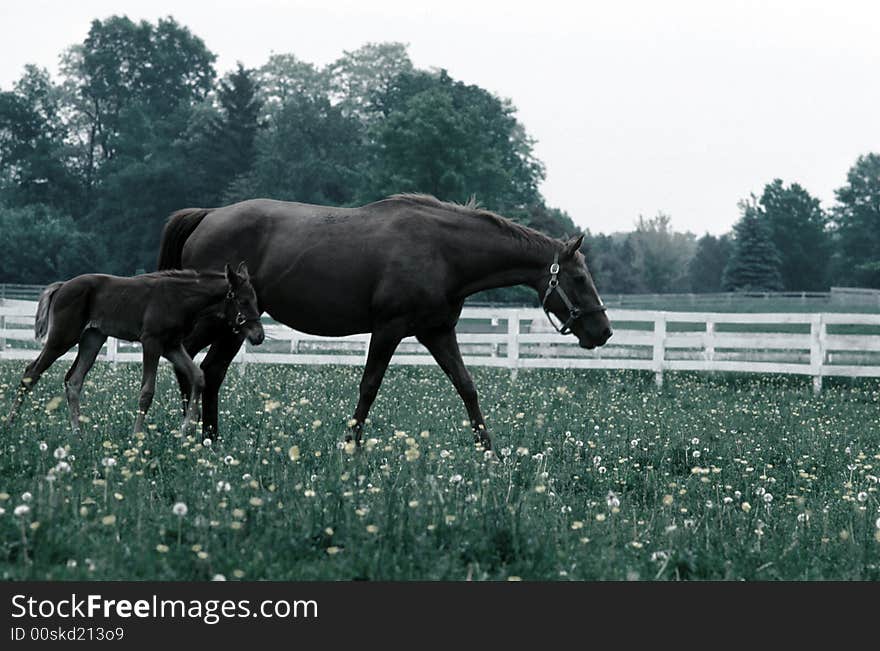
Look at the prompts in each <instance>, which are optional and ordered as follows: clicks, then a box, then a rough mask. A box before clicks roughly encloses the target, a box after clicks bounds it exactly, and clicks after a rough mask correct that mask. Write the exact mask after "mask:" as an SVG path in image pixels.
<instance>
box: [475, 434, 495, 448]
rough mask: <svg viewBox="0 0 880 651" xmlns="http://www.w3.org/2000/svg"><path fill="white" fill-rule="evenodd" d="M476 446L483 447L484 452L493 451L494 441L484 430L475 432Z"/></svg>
mask: <svg viewBox="0 0 880 651" xmlns="http://www.w3.org/2000/svg"><path fill="white" fill-rule="evenodd" d="M474 445H482V446H483V449H484V450H491V449H492V439H491V438H489V433H488V432H487V431H486V430H484V429H481V430H475V431H474Z"/></svg>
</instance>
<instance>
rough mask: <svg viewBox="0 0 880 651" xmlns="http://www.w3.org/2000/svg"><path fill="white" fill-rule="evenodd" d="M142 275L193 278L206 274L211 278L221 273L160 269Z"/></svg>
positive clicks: (217, 276)
mask: <svg viewBox="0 0 880 651" xmlns="http://www.w3.org/2000/svg"><path fill="white" fill-rule="evenodd" d="M142 275H144V276H150V277H152V278H184V279H193V278H197V277H198V276H208V277H211V278H214V277H216V278H219V277H220V276H222V275H223V273H222V272H220V271H196V270H195V269H162V270H161V271H151V272H150V273H147V274H142Z"/></svg>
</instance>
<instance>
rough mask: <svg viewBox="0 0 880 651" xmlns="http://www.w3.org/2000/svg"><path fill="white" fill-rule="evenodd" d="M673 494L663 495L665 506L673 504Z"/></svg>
mask: <svg viewBox="0 0 880 651" xmlns="http://www.w3.org/2000/svg"><path fill="white" fill-rule="evenodd" d="M673 499H674V498H673V497H672V495H664V496H663V506H672V501H673Z"/></svg>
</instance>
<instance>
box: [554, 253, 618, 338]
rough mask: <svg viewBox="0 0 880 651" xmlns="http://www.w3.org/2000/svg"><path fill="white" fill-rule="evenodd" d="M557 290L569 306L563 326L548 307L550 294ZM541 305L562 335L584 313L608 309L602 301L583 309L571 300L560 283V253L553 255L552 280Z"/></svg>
mask: <svg viewBox="0 0 880 651" xmlns="http://www.w3.org/2000/svg"><path fill="white" fill-rule="evenodd" d="M553 292H556V293H557V294H559V298H561V299H562V302H563V303H565V307H567V308H568V319H566V320H565V323H563V324H562V325H561V326H558V325H556V323H555V322H554V321H553V317H552V316H551V314H550V310H548V309H547V299H548V298H550V295H551V294H552V293H553ZM541 307H543V308H544V314H546V315H547V320H549V321H550V325H552V326H553V327H554V328H555V330H556V332H558V333H559V334H561V335H567V334H569V333H570V332H571V324H572V323H574V322H575V321H577V320H578V319H580V318H581V317H582V316H583V315H584V314H596V313H597V312H604V311H605V310H606V308H605V306H604V305H603V304H602V303H599V305H597V306H596V307H591V308H589V309H587V310H582V309H581V308H579V307H578V306H577V305H575V304H574V303H572V302H571V300H569V298H568V295H567V294H566V293H565V290H564V289H562V287H561V286H560V285H559V254H558V253H556V254H555V255H554V256H553V264H551V265H550V281H549V282H548V283H547V291H546V292H544V300H542V301H541Z"/></svg>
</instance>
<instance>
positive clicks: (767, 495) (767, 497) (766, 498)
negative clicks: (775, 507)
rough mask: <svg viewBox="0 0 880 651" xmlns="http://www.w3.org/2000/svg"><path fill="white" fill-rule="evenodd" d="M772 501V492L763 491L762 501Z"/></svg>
mask: <svg viewBox="0 0 880 651" xmlns="http://www.w3.org/2000/svg"><path fill="white" fill-rule="evenodd" d="M772 501H773V494H772V493H764V503H765V504H770V502H772Z"/></svg>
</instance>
